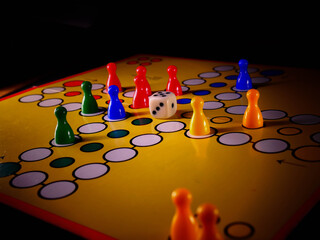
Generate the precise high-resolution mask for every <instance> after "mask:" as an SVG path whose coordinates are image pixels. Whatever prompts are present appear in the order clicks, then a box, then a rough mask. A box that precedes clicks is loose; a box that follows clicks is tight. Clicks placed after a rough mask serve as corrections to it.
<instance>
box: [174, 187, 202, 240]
mask: <svg viewBox="0 0 320 240" xmlns="http://www.w3.org/2000/svg"><path fill="white" fill-rule="evenodd" d="M171 198H172V201H173V203H174V204H175V206H176V212H175V215H174V216H173V219H172V222H171V230H170V236H171V240H196V239H197V233H198V226H197V223H196V220H195V218H194V217H193V214H192V213H191V210H190V203H191V200H192V196H191V193H190V192H189V191H188V190H187V189H185V188H179V189H176V190H175V191H173V192H172V195H171Z"/></svg>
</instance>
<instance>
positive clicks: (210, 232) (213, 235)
mask: <svg viewBox="0 0 320 240" xmlns="http://www.w3.org/2000/svg"><path fill="white" fill-rule="evenodd" d="M197 218H198V219H199V221H200V224H201V226H202V228H200V229H199V234H198V238H197V240H223V237H222V235H221V234H220V233H219V230H218V228H217V226H216V224H217V221H218V218H219V211H218V209H217V208H216V207H215V206H214V205H212V204H210V203H204V204H202V205H201V206H199V207H198V209H197Z"/></svg>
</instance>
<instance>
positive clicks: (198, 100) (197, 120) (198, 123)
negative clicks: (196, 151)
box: [190, 96, 210, 136]
mask: <svg viewBox="0 0 320 240" xmlns="http://www.w3.org/2000/svg"><path fill="white" fill-rule="evenodd" d="M203 105H204V101H203V99H202V97H199V96H196V97H193V98H192V100H191V106H192V109H193V114H192V118H191V122H190V135H191V136H205V135H208V134H210V125H209V121H208V119H207V118H206V116H205V115H204V113H203Z"/></svg>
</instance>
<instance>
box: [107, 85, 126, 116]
mask: <svg viewBox="0 0 320 240" xmlns="http://www.w3.org/2000/svg"><path fill="white" fill-rule="evenodd" d="M108 93H109V96H110V103H109V107H108V118H109V119H110V120H119V119H123V118H125V117H126V112H125V111H124V107H123V106H122V103H121V102H120V100H119V97H118V93H119V88H118V87H117V86H116V85H111V86H110V87H109V88H108Z"/></svg>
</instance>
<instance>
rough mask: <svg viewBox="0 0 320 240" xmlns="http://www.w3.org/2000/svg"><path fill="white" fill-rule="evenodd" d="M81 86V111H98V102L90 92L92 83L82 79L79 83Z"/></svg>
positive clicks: (85, 112) (88, 112)
mask: <svg viewBox="0 0 320 240" xmlns="http://www.w3.org/2000/svg"><path fill="white" fill-rule="evenodd" d="M81 88H82V90H83V98H82V105H81V111H82V113H84V114H92V113H97V112H98V111H99V108H98V104H97V101H96V99H95V98H94V97H93V95H92V93H91V88H92V84H91V82H88V81H84V82H83V83H82V84H81Z"/></svg>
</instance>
